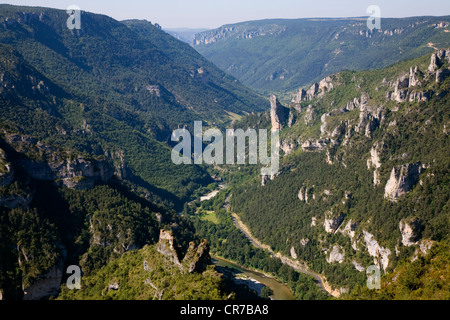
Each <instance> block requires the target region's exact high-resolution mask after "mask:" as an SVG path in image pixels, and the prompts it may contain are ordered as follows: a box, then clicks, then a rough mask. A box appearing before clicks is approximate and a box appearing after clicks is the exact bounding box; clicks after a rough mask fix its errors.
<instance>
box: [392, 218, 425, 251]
mask: <svg viewBox="0 0 450 320" xmlns="http://www.w3.org/2000/svg"><path fill="white" fill-rule="evenodd" d="M398 227H399V229H400V233H401V234H402V244H403V245H404V246H406V247H409V246H412V245H414V244H416V243H417V242H418V241H419V239H420V236H421V232H422V222H421V221H420V219H416V218H413V219H402V220H401V221H400V222H399V225H398Z"/></svg>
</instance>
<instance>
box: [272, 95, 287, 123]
mask: <svg viewBox="0 0 450 320" xmlns="http://www.w3.org/2000/svg"><path fill="white" fill-rule="evenodd" d="M288 112H289V110H288V109H287V108H286V107H283V106H282V105H281V104H280V102H279V101H278V99H277V97H276V96H275V95H273V94H272V95H270V121H271V123H272V130H281V129H282V128H283V124H284V122H285V121H286V119H287V115H288Z"/></svg>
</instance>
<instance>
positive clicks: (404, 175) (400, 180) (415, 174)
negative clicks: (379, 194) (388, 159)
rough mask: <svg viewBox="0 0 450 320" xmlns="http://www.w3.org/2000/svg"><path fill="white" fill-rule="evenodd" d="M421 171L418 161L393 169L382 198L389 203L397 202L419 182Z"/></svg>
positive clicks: (421, 167)
mask: <svg viewBox="0 0 450 320" xmlns="http://www.w3.org/2000/svg"><path fill="white" fill-rule="evenodd" d="M422 169H423V166H422V164H421V162H420V161H419V162H417V163H414V164H406V165H402V166H396V167H393V168H392V171H391V175H390V177H389V180H388V181H387V183H386V186H385V189H384V190H385V191H384V197H385V198H386V199H388V200H390V201H397V200H398V198H400V197H401V196H403V195H404V194H406V193H407V192H409V191H410V190H411V189H412V188H413V187H414V185H415V184H416V183H417V182H418V181H419V176H420V174H421V173H422Z"/></svg>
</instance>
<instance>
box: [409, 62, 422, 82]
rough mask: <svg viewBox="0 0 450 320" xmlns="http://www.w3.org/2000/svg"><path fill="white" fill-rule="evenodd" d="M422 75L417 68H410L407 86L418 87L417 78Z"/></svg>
mask: <svg viewBox="0 0 450 320" xmlns="http://www.w3.org/2000/svg"><path fill="white" fill-rule="evenodd" d="M421 74H422V72H421V71H420V70H419V67H418V66H415V67H414V68H413V67H411V68H410V69H409V86H410V87H415V86H418V85H420V81H419V76H420V75H421Z"/></svg>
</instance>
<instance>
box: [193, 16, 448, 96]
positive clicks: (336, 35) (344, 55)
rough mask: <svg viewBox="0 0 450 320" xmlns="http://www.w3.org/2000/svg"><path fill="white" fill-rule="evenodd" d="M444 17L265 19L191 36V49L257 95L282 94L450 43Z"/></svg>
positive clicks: (412, 56)
mask: <svg viewBox="0 0 450 320" xmlns="http://www.w3.org/2000/svg"><path fill="white" fill-rule="evenodd" d="M449 23H450V16H442V17H412V18H395V19H394V18H382V19H381V29H380V30H377V29H374V30H372V31H371V30H369V29H368V27H367V18H364V17H361V18H336V19H333V18H323V19H322V18H317V19H292V20H287V19H268V20H258V21H248V22H242V23H237V24H231V25H224V26H222V27H220V28H218V29H215V30H210V31H205V32H202V33H199V34H197V35H196V36H195V39H194V42H193V45H194V47H195V48H196V49H197V50H198V51H199V52H200V53H201V54H202V55H204V56H205V57H206V58H208V59H210V60H211V61H212V62H214V63H215V64H216V65H217V66H219V67H220V68H222V69H223V70H225V71H226V72H228V73H229V74H231V75H233V76H235V77H236V78H238V79H239V80H241V81H242V82H243V83H245V84H246V85H248V86H250V87H252V88H254V89H257V90H258V91H260V92H263V93H266V94H268V93H270V92H271V91H272V92H286V91H291V90H294V89H296V87H299V86H304V85H308V84H311V83H312V82H313V81H318V80H320V79H322V78H324V77H325V76H327V75H330V74H333V73H335V72H339V71H342V70H346V69H350V70H366V69H374V68H381V67H386V66H389V65H391V64H394V63H395V62H398V61H401V60H406V59H412V58H415V57H419V56H421V55H423V54H425V53H428V52H432V51H433V48H432V47H446V46H448V45H450V39H449V38H450V37H449V34H448V32H449V28H448V25H449Z"/></svg>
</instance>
